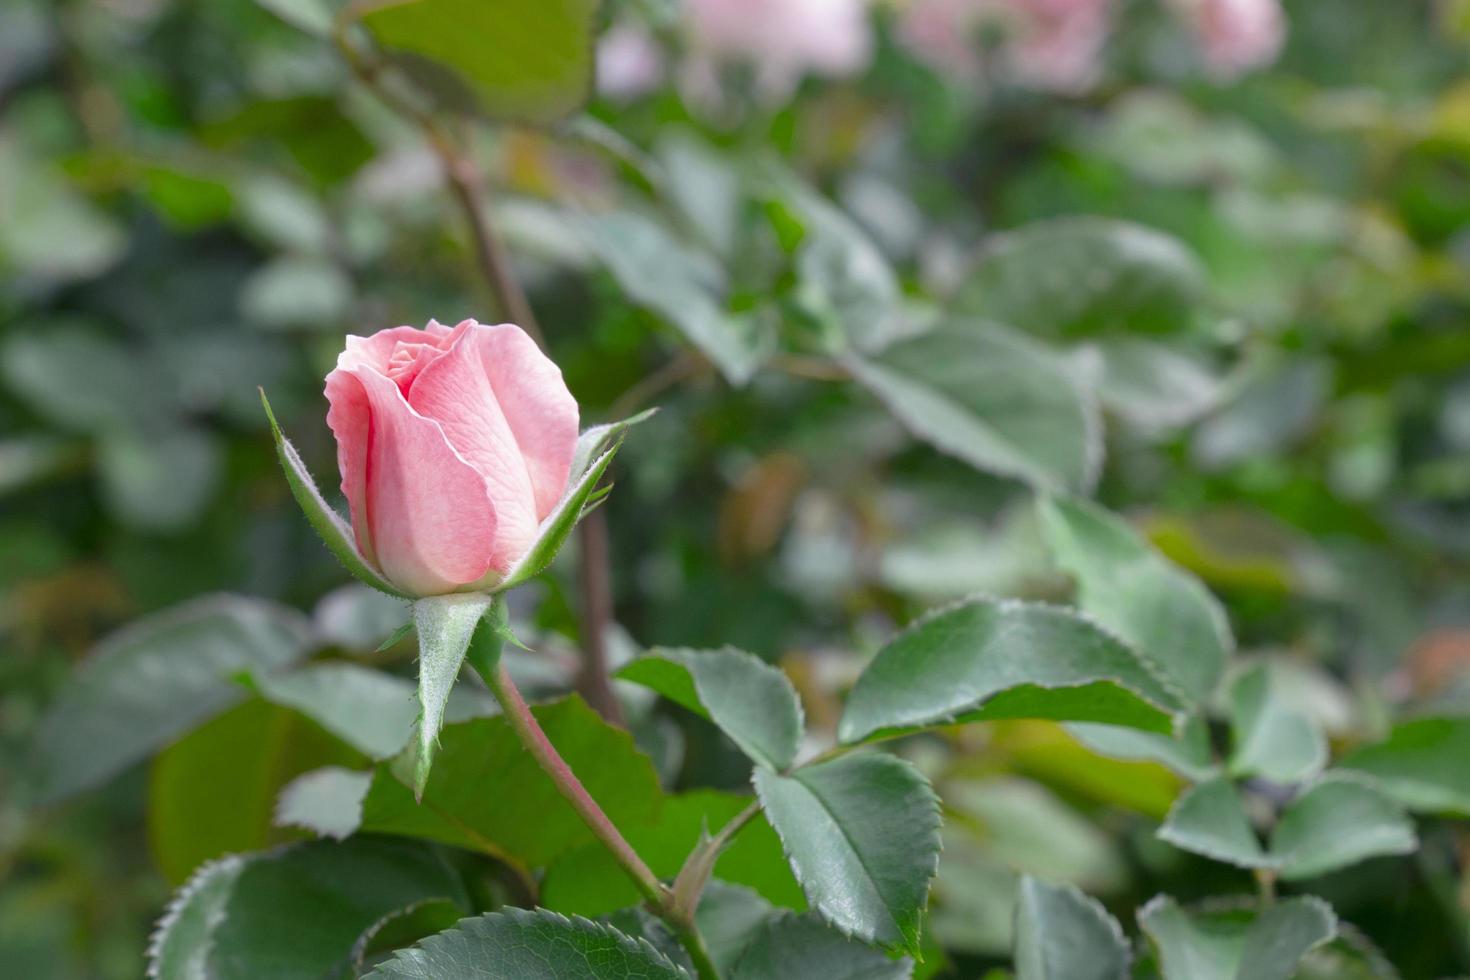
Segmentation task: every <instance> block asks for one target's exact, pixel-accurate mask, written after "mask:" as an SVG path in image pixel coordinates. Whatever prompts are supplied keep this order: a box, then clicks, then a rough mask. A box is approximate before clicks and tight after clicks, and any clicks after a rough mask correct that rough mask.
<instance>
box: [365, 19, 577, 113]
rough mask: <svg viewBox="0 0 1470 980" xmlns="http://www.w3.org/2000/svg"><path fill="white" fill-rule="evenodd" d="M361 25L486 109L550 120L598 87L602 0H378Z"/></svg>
mask: <svg viewBox="0 0 1470 980" xmlns="http://www.w3.org/2000/svg"><path fill="white" fill-rule="evenodd" d="M357 9H358V11H359V12H360V18H361V22H362V23H363V24H365V25H366V26H367V28H368V29H369V30H370V31H371V32H372V34H373V37H374V38H376V39H377V41H378V43H379V44H381V45H383V46H384V47H386V48H388V49H390V50H392V51H395V52H401V53H403V54H405V55H408V56H410V58H411V59H412V61H411V62H409V63H410V64H414V65H423V64H424V63H428V64H429V65H432V66H433V67H434V68H435V69H437V71H436V74H442V75H446V76H447V77H448V79H452V81H453V83H454V88H455V90H456V91H462V92H463V93H464V94H465V95H467V96H469V99H467V100H466V101H469V100H471V99H472V100H473V103H474V105H475V106H476V107H477V108H478V109H479V110H480V111H482V112H484V113H486V114H488V115H491V116H496V117H501V118H511V119H520V120H531V121H538V122H549V121H552V120H555V119H558V118H560V117H562V116H565V115H567V114H568V113H570V112H571V111H572V110H574V109H576V108H577V107H578V106H580V105H581V104H582V102H583V101H584V100H585V99H586V97H587V93H588V90H589V89H590V87H591V84H592V47H593V37H592V30H593V26H592V20H593V14H594V13H595V12H596V9H597V4H596V0H498V2H496V3H482V2H479V0H375V2H370V3H366V4H362V5H360V6H359V7H358V8H357Z"/></svg>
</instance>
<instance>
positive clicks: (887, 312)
mask: <svg viewBox="0 0 1470 980" xmlns="http://www.w3.org/2000/svg"><path fill="white" fill-rule="evenodd" d="M768 169H769V170H770V171H772V173H771V179H772V183H773V184H774V190H773V193H775V194H776V195H777V196H778V197H779V198H780V201H781V204H782V205H783V207H784V208H785V209H786V212H787V214H788V215H790V216H793V217H795V218H796V219H797V220H798V221H799V222H800V223H801V226H802V228H801V230H802V237H801V241H800V243H799V244H798V245H797V250H796V272H797V276H798V277H799V286H798V293H797V295H798V297H799V299H800V301H801V303H802V305H803V306H805V307H806V309H807V310H808V311H809V312H810V313H811V314H812V315H813V316H815V317H816V318H817V319H818V320H819V321H821V322H827V323H831V324H832V325H833V326H834V327H836V328H837V330H838V331H840V336H841V338H842V342H843V343H842V345H843V346H849V345H851V346H853V347H856V348H857V349H858V350H873V349H874V348H877V347H881V346H883V345H884V344H885V343H887V342H888V341H890V340H891V339H892V338H893V335H894V332H895V327H896V323H897V320H898V305H899V299H900V297H901V291H900V289H899V284H898V277H897V276H896V275H895V274H894V272H893V267H892V266H891V265H889V263H888V259H887V258H885V257H884V255H883V253H882V252H881V251H880V250H879V248H878V246H877V245H876V244H874V242H873V240H872V239H871V238H870V237H869V236H868V234H867V232H866V231H864V230H863V229H862V228H861V227H860V226H859V225H858V223H857V222H855V221H854V220H853V219H852V218H850V217H848V215H847V214H845V213H844V212H843V211H842V210H841V209H840V208H838V207H837V206H836V205H834V204H833V203H832V202H831V201H829V200H827V199H826V198H825V197H823V196H822V195H821V194H819V193H817V191H816V190H814V189H813V188H811V187H810V186H808V185H807V184H806V183H805V182H804V181H802V179H801V178H800V177H798V176H797V175H796V174H794V173H791V172H790V171H788V170H785V169H784V168H778V167H776V166H774V165H772V166H771V167H769V168H768Z"/></svg>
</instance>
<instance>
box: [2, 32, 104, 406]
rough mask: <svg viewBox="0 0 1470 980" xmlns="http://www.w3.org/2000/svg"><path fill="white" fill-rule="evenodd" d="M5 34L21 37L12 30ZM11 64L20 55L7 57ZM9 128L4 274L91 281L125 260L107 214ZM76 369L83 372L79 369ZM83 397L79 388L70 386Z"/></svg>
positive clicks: (4, 135) (5, 159) (42, 279)
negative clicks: (12, 32) (11, 33)
mask: <svg viewBox="0 0 1470 980" xmlns="http://www.w3.org/2000/svg"><path fill="white" fill-rule="evenodd" d="M6 29H7V30H15V31H16V33H17V34H19V33H21V32H20V30H17V29H16V28H15V27H14V25H10V24H7V25H6ZM6 55H7V56H6V60H7V62H14V61H18V60H20V57H22V56H21V55H19V53H17V55H16V56H13V57H12V56H11V55H10V54H9V52H7V53H6ZM15 132H16V129H14V128H11V127H7V132H5V133H0V214H3V215H5V220H4V221H0V268H3V269H4V271H5V273H6V275H7V277H11V276H13V277H15V278H20V277H22V276H23V277H26V278H33V279H35V280H37V281H38V282H40V283H45V282H48V281H50V282H66V281H71V280H77V279H87V278H91V277H92V276H95V275H98V274H100V273H102V272H105V271H106V270H107V269H108V267H109V266H111V265H112V264H113V263H115V262H116V261H117V260H118V259H119V258H121V257H122V255H123V253H124V252H125V251H126V250H127V247H128V236H127V234H126V233H125V232H124V230H123V229H122V228H121V227H119V225H118V223H117V222H116V221H114V220H113V219H112V217H111V216H110V215H108V214H107V212H105V211H103V210H101V209H100V208H97V207H95V206H94V205H93V204H92V202H91V201H90V200H89V199H88V198H86V197H85V196H83V195H82V194H81V193H79V192H78V188H77V187H75V186H73V185H72V183H71V181H70V180H68V179H67V177H66V174H65V172H64V171H63V170H62V169H61V167H60V166H59V165H58V164H57V163H56V162H54V161H52V160H47V159H43V158H42V157H41V156H40V154H38V153H34V152H33V151H32V150H31V149H30V148H29V147H26V146H24V145H23V143H22V141H21V140H20V139H18V138H17V137H16V136H15ZM73 366H74V368H85V365H82V364H79V363H76V364H74V365H73ZM68 387H69V388H70V390H71V393H72V394H75V395H78V396H84V395H85V392H84V390H83V389H82V387H81V386H80V385H77V384H73V385H70V386H68Z"/></svg>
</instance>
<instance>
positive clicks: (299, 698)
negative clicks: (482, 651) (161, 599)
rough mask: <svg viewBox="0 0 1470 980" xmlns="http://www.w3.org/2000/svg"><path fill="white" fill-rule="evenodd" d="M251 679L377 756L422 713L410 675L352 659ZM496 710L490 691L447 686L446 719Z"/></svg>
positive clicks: (271, 697)
mask: <svg viewBox="0 0 1470 980" xmlns="http://www.w3.org/2000/svg"><path fill="white" fill-rule="evenodd" d="M250 684H251V686H253V687H254V688H255V689H256V690H257V691H258V692H259V693H260V696H261V697H263V698H265V699H266V700H267V701H270V702H271V703H273V704H278V705H281V706H282V707H286V708H292V709H294V710H295V711H298V712H300V713H301V714H302V715H304V716H306V717H307V718H310V719H311V720H312V721H314V722H316V723H317V724H318V725H320V726H321V727H322V728H325V729H326V730H327V731H329V732H331V733H332V734H333V735H335V736H337V737H338V738H340V739H341V740H342V741H344V742H346V743H347V744H348V745H351V746H352V747H353V748H355V749H357V750H358V751H359V752H361V753H363V754H364V755H366V756H368V757H370V758H373V759H387V758H389V757H391V756H394V755H396V754H398V752H399V751H400V750H401V749H402V748H403V747H404V746H405V745H406V744H408V740H409V737H410V736H411V735H412V734H413V727H414V722H415V720H417V718H418V713H419V709H418V707H417V706H416V704H415V694H414V691H415V688H414V684H413V682H412V681H408V680H405V679H404V678H402V677H394V676H393V675H391V674H385V673H383V672H381V671H377V670H372V669H371V668H368V667H359V666H358V665H356V664H352V663H345V662H340V661H339V662H330V663H317V664H309V665H307V666H305V667H302V668H300V669H299V670H294V671H290V672H288V673H280V672H277V673H273V674H253V675H251V677H250ZM496 710H497V708H496V705H495V700H494V698H492V697H491V696H490V695H489V694H488V693H486V692H484V691H480V690H474V689H471V688H466V687H457V688H454V689H453V690H451V691H450V692H449V699H448V701H447V702H446V703H445V707H444V719H445V721H446V722H453V721H465V720H467V719H470V718H476V717H483V716H485V715H492V714H495V712H496Z"/></svg>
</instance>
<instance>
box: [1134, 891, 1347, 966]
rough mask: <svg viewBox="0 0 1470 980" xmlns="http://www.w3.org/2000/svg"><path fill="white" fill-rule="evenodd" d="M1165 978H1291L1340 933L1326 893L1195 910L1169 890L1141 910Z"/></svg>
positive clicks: (1141, 919)
mask: <svg viewBox="0 0 1470 980" xmlns="http://www.w3.org/2000/svg"><path fill="white" fill-rule="evenodd" d="M1138 924H1139V926H1140V927H1142V929H1143V931H1144V934H1145V935H1147V936H1148V938H1149V940H1150V941H1151V942H1152V943H1153V947H1154V950H1155V951H1156V953H1157V956H1158V960H1159V965H1160V967H1161V969H1162V971H1163V974H1164V980H1288V978H1290V977H1292V976H1293V975H1295V973H1296V968H1297V964H1298V963H1300V962H1301V958H1302V957H1303V956H1305V955H1306V954H1307V953H1309V952H1310V951H1311V950H1313V949H1315V948H1316V947H1318V946H1320V945H1322V944H1323V943H1326V942H1329V941H1331V940H1332V938H1333V937H1334V936H1336V935H1337V916H1336V915H1334V914H1333V912H1332V909H1331V908H1330V907H1329V906H1328V905H1327V903H1326V902H1324V901H1322V900H1321V899H1320V898H1314V897H1303V898H1289V899H1285V900H1283V901H1279V902H1276V903H1275V904H1273V905H1271V906H1270V907H1269V908H1267V909H1265V910H1263V911H1261V912H1259V913H1255V912H1252V911H1249V910H1246V909H1237V910H1225V911H1218V912H1204V913H1190V912H1186V911H1185V910H1184V909H1182V908H1180V907H1179V905H1178V904H1177V903H1176V902H1175V901H1174V900H1173V899H1172V898H1169V897H1168V896H1166V895H1160V896H1158V897H1157V898H1155V899H1154V900H1153V901H1151V902H1149V903H1148V904H1147V905H1146V906H1144V907H1143V908H1142V909H1140V910H1139V913H1138Z"/></svg>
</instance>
